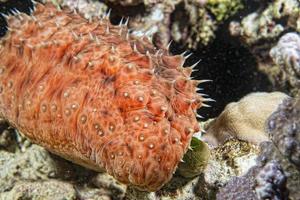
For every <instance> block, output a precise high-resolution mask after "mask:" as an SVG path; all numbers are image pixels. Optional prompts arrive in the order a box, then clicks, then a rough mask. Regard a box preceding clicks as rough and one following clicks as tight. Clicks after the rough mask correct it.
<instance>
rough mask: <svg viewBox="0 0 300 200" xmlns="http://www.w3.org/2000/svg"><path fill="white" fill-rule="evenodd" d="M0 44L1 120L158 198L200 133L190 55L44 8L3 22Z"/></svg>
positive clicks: (105, 20) (38, 6)
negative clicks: (4, 31) (4, 28)
mask: <svg viewBox="0 0 300 200" xmlns="http://www.w3.org/2000/svg"><path fill="white" fill-rule="evenodd" d="M4 17H5V18H6V20H7V22H8V30H9V31H8V33H7V35H6V36H5V37H4V38H2V39H1V40H0V57H1V60H0V76H1V81H0V113H1V116H2V117H3V118H5V119H6V120H8V121H9V123H10V124H12V125H13V126H14V127H16V128H17V129H18V130H20V131H21V132H22V133H23V134H24V135H25V136H27V137H28V138H29V139H30V140H32V141H33V142H35V143H38V144H40V145H42V146H44V147H46V148H47V149H48V150H49V151H51V152H53V153H55V154H58V155H60V156H62V157H64V158H66V159H69V160H71V161H73V162H75V163H79V164H81V165H83V166H86V167H89V168H92V169H95V170H103V169H104V170H105V171H107V172H108V173H109V174H111V175H113V176H114V177H115V178H116V179H117V180H119V181H120V182H123V183H126V184H128V185H133V186H135V187H137V188H139V189H141V190H147V191H155V190H158V189H159V188H161V187H162V186H163V185H164V184H165V183H166V182H168V181H169V180H170V178H171V177H172V175H173V173H174V171H175V169H176V167H177V165H178V163H179V162H180V160H181V159H182V157H183V155H184V153H185V152H186V151H187V148H188V146H189V143H190V141H191V137H192V134H193V133H194V132H196V131H199V130H200V127H199V124H198V122H197V119H196V116H195V111H196V109H197V108H199V107H201V106H202V105H204V104H203V102H205V101H209V100H210V99H204V98H202V97H201V96H200V95H199V94H197V93H196V89H197V85H198V84H199V83H201V82H203V81H199V80H191V78H190V74H191V71H192V68H191V67H190V68H184V67H183V64H184V61H185V58H184V56H183V55H176V56H172V55H170V54H169V53H168V49H167V48H166V49H160V50H158V49H156V48H155V47H154V46H153V44H152V43H151V41H149V39H148V38H147V37H141V38H137V37H135V36H132V35H130V34H128V30H127V27H126V24H127V22H125V23H124V21H123V20H122V21H121V22H120V25H119V26H114V25H112V24H111V23H110V22H109V20H108V16H106V17H105V18H102V19H98V18H90V19H85V18H83V17H82V16H80V15H79V14H77V13H76V11H73V10H70V9H67V8H61V9H57V7H55V6H54V5H53V4H51V3H47V4H46V5H43V4H41V3H37V4H36V6H35V11H34V12H33V13H32V15H31V16H29V15H26V14H23V13H18V11H15V15H14V16H5V15H4Z"/></svg>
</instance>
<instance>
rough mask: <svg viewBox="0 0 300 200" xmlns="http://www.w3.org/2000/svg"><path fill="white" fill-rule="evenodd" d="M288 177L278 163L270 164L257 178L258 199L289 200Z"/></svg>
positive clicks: (272, 162)
mask: <svg viewBox="0 0 300 200" xmlns="http://www.w3.org/2000/svg"><path fill="white" fill-rule="evenodd" d="M286 181H287V177H286V175H285V174H284V172H283V170H282V168H281V166H280V164H279V163H278V162H277V161H270V162H268V163H267V164H266V165H265V166H264V167H263V168H262V169H261V170H260V171H259V173H258V174H257V176H256V187H255V191H256V194H257V196H258V199H276V200H280V199H282V200H287V199H288V194H289V193H288V190H287V188H286Z"/></svg>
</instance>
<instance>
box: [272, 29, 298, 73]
mask: <svg viewBox="0 0 300 200" xmlns="http://www.w3.org/2000/svg"><path fill="white" fill-rule="evenodd" d="M270 56H271V57H272V59H273V61H274V62H275V63H276V64H277V65H280V66H283V67H284V68H285V70H286V72H287V73H289V74H296V75H297V76H299V75H300V36H299V34H297V33H287V34H285V35H283V36H282V37H281V38H280V40H279V42H278V44H277V45H276V46H275V47H273V48H272V49H271V51H270Z"/></svg>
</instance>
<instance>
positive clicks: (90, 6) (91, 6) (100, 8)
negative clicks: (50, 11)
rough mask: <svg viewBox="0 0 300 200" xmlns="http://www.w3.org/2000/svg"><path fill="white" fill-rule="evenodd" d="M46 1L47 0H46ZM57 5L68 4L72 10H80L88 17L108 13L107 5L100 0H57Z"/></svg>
mask: <svg viewBox="0 0 300 200" xmlns="http://www.w3.org/2000/svg"><path fill="white" fill-rule="evenodd" d="M44 1H45V2H46V0H44ZM55 3H56V4H57V5H61V6H68V7H69V8H70V9H71V10H74V9H76V10H78V11H79V12H80V13H82V14H83V16H84V17H85V18H87V19H89V18H92V17H102V16H104V15H105V13H107V6H106V5H105V4H104V3H101V2H98V1H86V0H55Z"/></svg>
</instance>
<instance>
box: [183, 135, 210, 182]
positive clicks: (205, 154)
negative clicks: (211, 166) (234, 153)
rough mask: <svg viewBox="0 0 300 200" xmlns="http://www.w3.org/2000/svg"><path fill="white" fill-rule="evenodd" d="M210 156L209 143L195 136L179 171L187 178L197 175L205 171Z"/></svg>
mask: <svg viewBox="0 0 300 200" xmlns="http://www.w3.org/2000/svg"><path fill="white" fill-rule="evenodd" d="M209 158H210V150H209V148H208V145H207V144H206V143H204V142H202V141H201V140H198V139H197V138H195V137H193V138H192V141H191V144H190V149H189V150H188V151H187V152H186V153H185V155H184V157H183V161H182V162H181V163H180V164H179V165H178V169H177V172H178V173H179V174H180V175H182V176H183V177H186V178H192V177H195V176H197V175H199V174H201V173H202V172H203V170H204V169H205V167H206V166H207V163H208V160H209Z"/></svg>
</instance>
